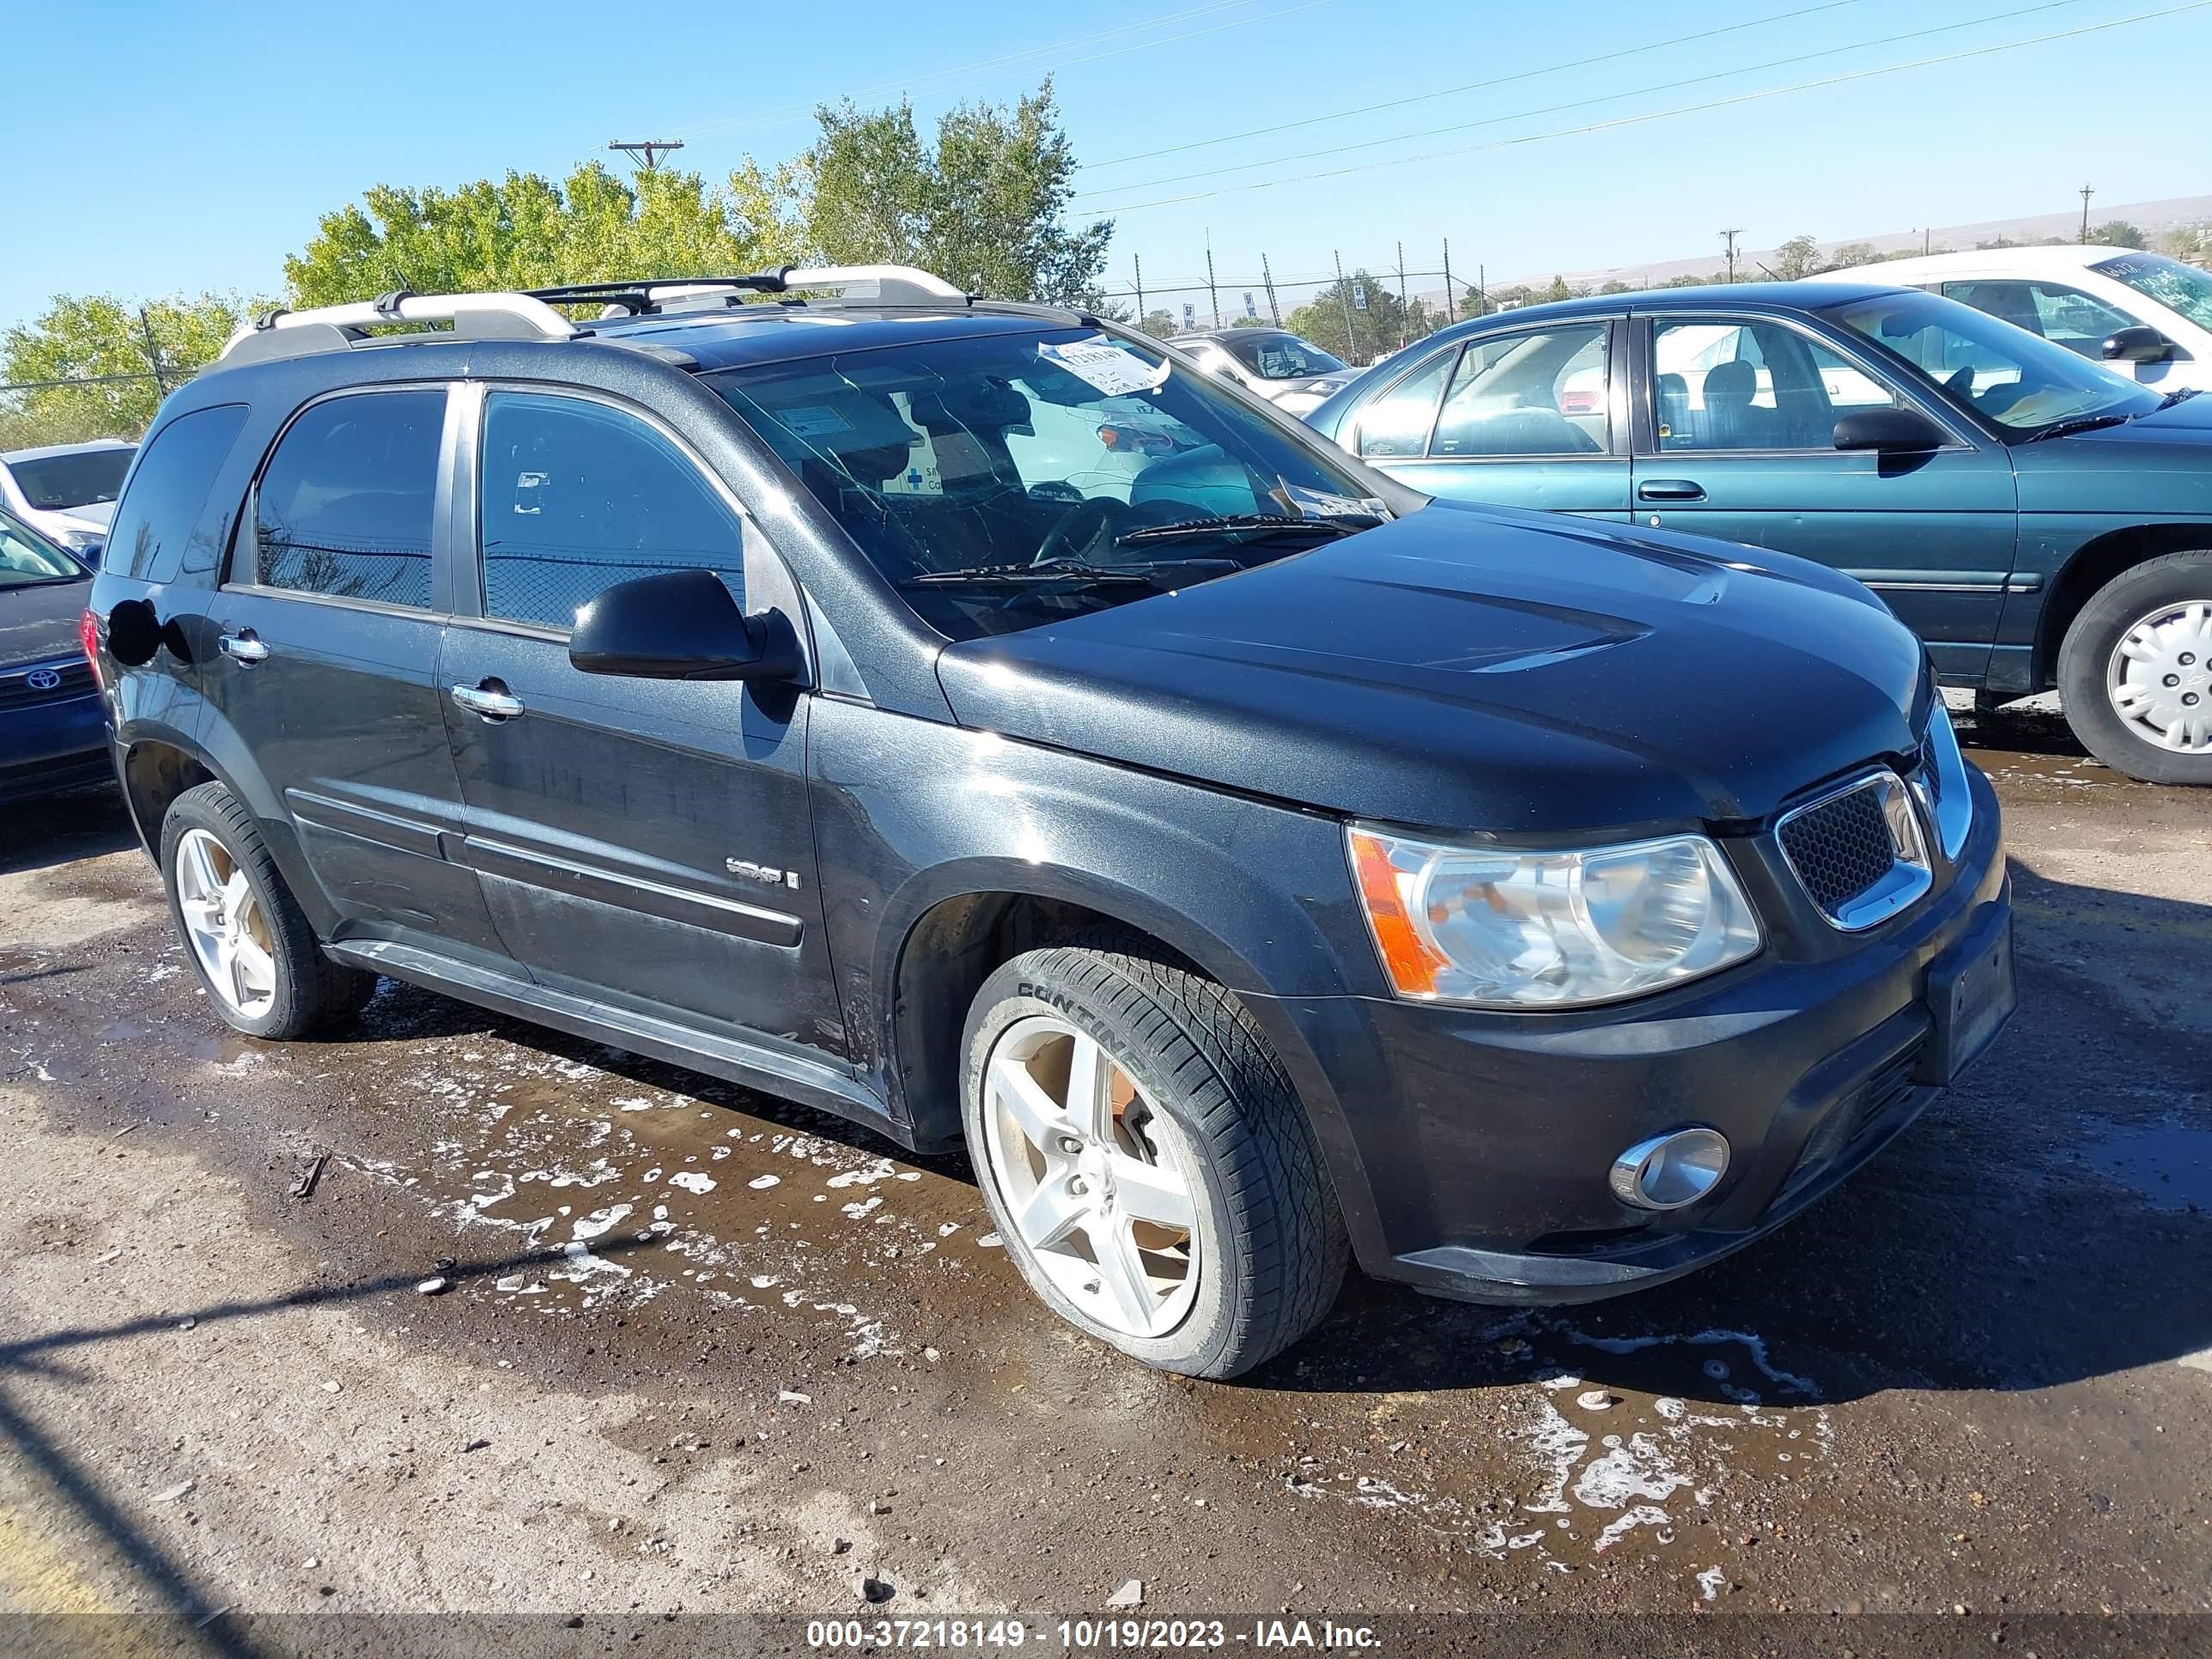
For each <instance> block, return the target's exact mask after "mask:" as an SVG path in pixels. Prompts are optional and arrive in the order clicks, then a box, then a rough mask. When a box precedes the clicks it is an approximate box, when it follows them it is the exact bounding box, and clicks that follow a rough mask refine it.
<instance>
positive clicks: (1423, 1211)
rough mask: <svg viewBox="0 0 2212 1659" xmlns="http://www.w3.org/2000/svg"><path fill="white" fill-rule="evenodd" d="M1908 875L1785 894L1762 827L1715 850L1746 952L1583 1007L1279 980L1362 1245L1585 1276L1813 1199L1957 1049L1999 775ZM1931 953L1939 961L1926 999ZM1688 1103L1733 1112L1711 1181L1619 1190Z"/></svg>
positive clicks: (1412, 1262) (1716, 1246)
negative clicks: (1667, 1197) (1662, 1203)
mask: <svg viewBox="0 0 2212 1659" xmlns="http://www.w3.org/2000/svg"><path fill="white" fill-rule="evenodd" d="M1971 787H1972V790H1973V792H1974V805H1975V812H1974V823H1973V829H1972V834H1971V835H1970V836H1969V837H1968V839H1967V842H1966V845H1965V846H1964V847H1963V848H1960V856H1959V859H1958V860H1957V861H1956V863H1955V864H1954V865H1952V866H1949V868H1948V870H1946V871H1945V872H1943V874H1942V878H1941V880H1940V881H1939V884H1938V885H1937V887H1936V890H1935V891H1934V892H1933V893H1932V894H1931V895H1930V896H1929V897H1928V898H1927V899H1924V900H1923V901H1922V902H1920V903H1918V904H1917V905H1916V906H1915V907H1913V908H1911V909H1910V910H1908V911H1906V912H1905V913H1904V914H1903V915H1899V917H1897V918H1895V919H1894V920H1893V921H1889V922H1887V923H1884V924H1883V925H1881V927H1876V928H1874V929H1872V930H1870V931H1869V932H1868V933H1862V934H1857V935H1845V934H1841V933H1836V932H1835V931H1834V930H1833V929H1830V928H1827V927H1826V926H1825V925H1824V924H1822V923H1820V921H1818V919H1817V918H1816V917H1812V916H1810V915H1809V914H1802V915H1801V914H1794V913H1793V912H1792V910H1791V908H1790V899H1791V897H1792V896H1795V897H1796V900H1797V902H1798V908H1799V909H1800V910H1803V909H1804V908H1805V907H1804V906H1803V905H1802V893H1798V892H1796V889H1795V888H1794V885H1793V884H1790V878H1788V876H1787V875H1786V873H1785V872H1783V871H1781V869H1780V868H1779V866H1778V860H1774V859H1773V858H1772V857H1771V848H1766V849H1760V848H1755V847H1753V846H1752V845H1751V844H1746V845H1745V846H1744V847H1743V848H1739V849H1732V850H1731V857H1732V858H1733V859H1735V861H1736V862H1737V864H1738V866H1739V872H1740V873H1741V874H1742V875H1743V876H1744V877H1745V878H1746V884H1747V888H1749V889H1751V890H1752V891H1753V899H1754V902H1759V904H1760V908H1761V911H1762V914H1763V915H1767V916H1769V917H1770V918H1777V917H1778V918H1779V920H1778V921H1776V922H1775V925H1773V926H1772V927H1770V934H1769V939H1768V946H1767V949H1766V950H1765V952H1763V953H1762V954H1761V955H1760V956H1759V957H1757V958H1755V959H1754V960H1753V961H1752V962H1750V963H1746V964H1744V965H1743V966H1742V967H1741V968H1740V969H1734V970H1732V971H1730V972H1729V973H1726V974H1723V975H1717V976H1716V977H1715V978H1714V979H1713V980H1711V981H1707V982H1705V983H1704V984H1701V985H1692V986H1689V987H1684V988H1683V989H1682V990H1680V991H1679V992H1673V993H1668V994H1662V995H1660V996H1656V997H1653V998H1650V999H1646V1000H1643V1001H1641V1002H1638V1003H1634V1004H1629V1005H1626V1006H1620V1007H1615V1008H1606V1009H1595V1010H1591V1011H1589V1012H1587V1013H1585V1014H1580V1015H1535V1016H1529V1015H1502V1014H1490V1013H1484V1012H1476V1011H1470V1010H1453V1009H1443V1008H1437V1007H1431V1006H1419V1005H1415V1004H1409V1003H1403V1002H1395V1001H1389V1000H1380V999H1372V998H1364V997H1314V998H1285V999H1281V1000H1278V1001H1276V1002H1275V1003H1274V1005H1273V1008H1274V1010H1275V1012H1279V1014H1280V1015H1281V1016H1282V1017H1283V1018H1286V1019H1288V1020H1289V1021H1291V1023H1292V1024H1294V1025H1295V1026H1296V1027H1297V1030H1298V1032H1299V1035H1300V1036H1301V1037H1302V1038H1303V1040H1304V1046H1305V1048H1306V1051H1307V1053H1308V1054H1310V1055H1311V1056H1313V1057H1314V1059H1315V1060H1316V1062H1317V1064H1318V1067H1319V1070H1320V1073H1321V1074H1320V1075H1316V1076H1312V1077H1301V1078H1299V1079H1297V1080H1298V1083H1299V1086H1300V1087H1301V1089H1305V1088H1310V1087H1317V1088H1323V1089H1327V1090H1328V1091H1330V1092H1332V1093H1333V1094H1334V1097H1335V1101H1336V1104H1337V1105H1338V1107H1339V1108H1340V1117H1339V1118H1338V1120H1337V1121H1340V1122H1341V1123H1342V1124H1343V1125H1344V1126H1345V1135H1346V1139H1338V1140H1335V1141H1334V1142H1333V1143H1332V1144H1330V1145H1328V1146H1327V1148H1326V1150H1327V1152H1328V1155H1329V1157H1330V1161H1331V1163H1332V1165H1333V1166H1334V1174H1335V1176H1336V1180H1337V1187H1338V1191H1339V1194H1340V1198H1341V1200H1342V1201H1343V1203H1344V1206H1345V1209H1346V1218H1347V1220H1348V1221H1349V1222H1350V1224H1351V1226H1352V1235H1353V1240H1354V1243H1355V1247H1356V1248H1357V1249H1358V1254H1359V1258H1360V1265H1361V1266H1362V1267H1364V1269H1365V1270H1366V1271H1367V1272H1368V1273H1371V1274H1373V1275H1375V1276H1376V1277H1378V1278H1386V1279H1402V1280H1406V1281H1407V1282H1410V1283H1412V1284H1413V1285H1417V1286H1419V1287H1420V1288H1422V1289H1424V1290H1429V1291H1436V1292H1438V1293H1440V1294H1444V1295H1449V1296H1458V1297H1469V1298H1473V1299H1476V1300H1481V1301H1492V1302H1505V1303H1568V1302H1580V1301H1589V1300H1594V1299H1595V1298H1598V1297H1606V1296H1613V1295H1617V1294H1620V1293H1621V1292H1623V1291H1630V1290H1634V1289H1638V1288H1640V1287H1642V1286H1645V1285H1655V1284H1658V1283H1661V1282H1662V1281H1664V1280H1666V1279H1672V1278H1674V1277H1676V1276H1678V1275H1680V1274H1681V1273H1688V1272H1690V1271H1691V1270H1692V1269H1693V1268H1696V1267H1701V1266H1703V1265H1705V1263H1707V1262H1710V1261H1716V1260H1717V1259H1718V1258H1720V1257H1721V1256H1723V1255H1728V1254H1729V1253H1730V1252H1731V1251H1734V1250H1738V1249H1742V1248H1743V1247H1744V1246H1745V1245H1747V1244H1749V1243H1753V1241H1754V1240H1756V1239H1758V1238H1759V1237H1763V1236H1764V1235H1765V1234H1766V1233H1768V1232H1770V1231H1772V1230H1773V1229H1775V1228H1776V1227H1778V1226H1780V1225H1782V1224H1783V1223H1784V1222H1785V1221H1787V1220H1789V1219H1790V1218H1791V1217H1792V1216H1794V1215H1796V1214H1797V1213H1798V1212H1800V1211H1802V1210H1803V1209H1804V1208H1806V1207H1807V1206H1809V1205H1811V1204H1812V1203H1814V1201H1815V1200H1818V1199H1819V1198H1820V1197H1821V1196H1822V1195H1823V1194H1826V1193H1827V1192H1828V1191H1830V1190H1831V1189H1832V1188H1834V1187H1835V1186H1836V1185H1837V1184H1838V1183H1839V1182H1842V1181H1843V1180H1844V1179H1845V1178H1846V1177H1847V1176H1850V1173H1851V1172H1852V1171H1853V1170H1856V1169H1857V1168H1858V1167H1859V1166H1860V1165H1861V1164H1864V1163H1865V1162H1866V1161H1867V1160H1868V1159H1869V1158H1871V1157H1873V1155H1874V1154H1875V1152H1878V1151H1879V1150H1880V1149H1881V1147H1882V1146H1884V1145H1885V1144H1887V1142H1888V1141H1889V1140H1890V1139H1893V1137H1894V1136H1895V1135H1896V1134H1897V1133H1899V1131H1900V1130H1902V1129H1903V1128H1904V1127H1905V1126H1906V1125H1907V1124H1908V1123H1910V1122H1911V1121H1912V1119H1913V1118H1914V1117H1916V1116H1917V1115H1918V1114H1919V1113H1920V1112H1921V1110H1922V1109H1923V1108H1925V1106H1926V1105H1927V1104H1928V1103H1929V1100H1931V1099H1932V1098H1934V1097H1935V1095H1936V1091H1937V1089H1938V1087H1940V1085H1941V1082H1942V1078H1943V1075H1944V1074H1945V1073H1947V1072H1948V1071H1949V1070H1951V1069H1953V1066H1954V1060H1955V1062H1956V1063H1959V1064H1963V1063H1964V1062H1965V1061H1966V1060H1970V1059H1971V1058H1972V1054H1971V1053H1964V1054H1956V1055H1954V1054H1953V1053H1952V1046H1953V1039H1952V1036H1951V1030H1952V1027H1953V1026H1954V1024H1955V1023H1956V1022H1955V1018H1954V1012H1953V1010H1952V1009H1951V1008H1950V1006H1948V1005H1949V998H1948V981H1949V979H1950V977H1951V975H1952V970H1953V969H1954V967H1956V966H1958V965H1959V964H1961V963H1966V962H1971V961H1973V960H1976V959H1981V960H1987V959H1989V958H1990V956H1991V953H1992V952H1993V951H2001V947H2002V945H2004V944H2005V943H2007V942H2008V928H2009V925H2010V914H2011V890H2010V886H2009V884H2008V879H2007V877H2006V874H2005V865H2004V855H2003V848H2002V831H2001V826H2000V823H1999V814H1998V808H1997V803H1996V795H1995V793H1993V792H1992V791H1991V790H1990V787H1989V784H1988V781H1986V780H1985V779H1984V778H1983V777H1982V776H1981V775H1980V774H1979V773H1978V772H1973V773H1972V775H1971ZM2001 960H2002V962H2003V963H2004V965H2005V967H2006V969H2007V971H2006V972H2005V973H2004V975H2002V984H2001V986H2000V987H1998V989H1997V992H1996V994H1997V995H1998V996H1999V997H2000V998H2001V999H2002V1006H2000V1007H1997V1008H1996V1009H1995V1010H1994V1011H1993V1015H1994V1019H1993V1023H1992V1021H1991V1020H1987V1019H1985V1020H1983V1021H1981V1022H1979V1023H1978V1025H1977V1026H1976V1028H1975V1029H1973V1030H1971V1031H1969V1032H1967V1033H1966V1034H1965V1036H1964V1037H1962V1038H1960V1039H1959V1041H1960V1042H1966V1043H1967V1044H1969V1045H1970V1046H1971V1047H1972V1048H1974V1049H1976V1050H1978V1048H1979V1047H1980V1046H1982V1045H1983V1044H1985V1043H1986V1042H1987V1040H1988V1039H1989V1037H1990V1036H1993V1035H1994V1033H1995V1030H1996V1026H1997V1025H2000V1024H2002V1020H2003V1018H2004V1016H2005V1014H2007V1013H2008V1012H2009V1009H2010V1001H2011V997H2012V990H2011V984H2010V977H2009V972H2008V969H2009V957H2008V955H2001ZM1931 978H1932V979H1933V980H1934V981H1935V985H1934V999H1933V1002H1932V1003H1931V984H1930V981H1931ZM1692 1124H1706V1125H1710V1126H1711V1127H1714V1128H1717V1129H1718V1130H1720V1131H1721V1133H1723V1134H1725V1135H1726V1136H1727V1137H1728V1139H1729V1146H1730V1150H1731V1155H1730V1161H1729V1170H1728V1173H1727V1174H1726V1176H1724V1177H1723V1180H1722V1181H1721V1182H1720V1184H1719V1185H1718V1186H1717V1188H1715V1189H1714V1191H1713V1193H1712V1194H1711V1196H1709V1197H1708V1198H1706V1199H1705V1200H1700V1201H1699V1203H1697V1204H1695V1205H1693V1206H1689V1207H1688V1208H1686V1209H1684V1210H1680V1211H1674V1212H1665V1213H1654V1212H1649V1211H1644V1210H1639V1209H1637V1208H1634V1207H1632V1206H1629V1205H1627V1204H1626V1203H1624V1202H1622V1201H1621V1200H1620V1199H1619V1198H1617V1197H1615V1196H1614V1195H1613V1193H1612V1191H1611V1189H1610V1188H1609V1187H1608V1185H1607V1179H1606V1177H1607V1170H1609V1168H1610V1166H1611V1164H1612V1163H1613V1158H1615V1157H1616V1156H1617V1155H1618V1154H1619V1153H1620V1152H1622V1151H1623V1150H1624V1149H1625V1148H1626V1147H1628V1146H1632V1145H1633V1144H1635V1143H1636V1142H1638V1141H1640V1140H1642V1139H1645V1138H1646V1137H1647V1136H1650V1135H1653V1134H1658V1133H1665V1132H1667V1131H1669V1130H1673V1129H1677V1128H1681V1127H1687V1126H1689V1125H1692Z"/></svg>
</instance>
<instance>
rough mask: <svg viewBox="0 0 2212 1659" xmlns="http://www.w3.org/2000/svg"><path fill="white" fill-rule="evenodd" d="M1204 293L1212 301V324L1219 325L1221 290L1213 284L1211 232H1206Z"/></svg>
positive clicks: (1217, 326)
mask: <svg viewBox="0 0 2212 1659" xmlns="http://www.w3.org/2000/svg"><path fill="white" fill-rule="evenodd" d="M1206 297H1207V298H1208V299H1210V300H1212V301H1213V325H1214V327H1216V328H1219V327H1220V326H1221V290H1220V289H1218V288H1216V287H1215V286H1214V284H1213V233H1212V231H1210V230H1209V231H1208V232H1206Z"/></svg>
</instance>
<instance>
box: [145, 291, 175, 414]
mask: <svg viewBox="0 0 2212 1659" xmlns="http://www.w3.org/2000/svg"><path fill="white" fill-rule="evenodd" d="M138 331H139V333H140V334H141V335H142V336H143V337H144V339H145V341H146V361H147V362H149V364H151V365H152V366H153V369H154V394H155V397H157V398H166V397H167V396H168V395H169V382H168V380H167V378H166V377H165V376H164V375H163V374H162V373H161V347H159V346H157V345H155V343H154V322H153V319H151V318H149V316H147V314H146V307H143V306H140V307H138Z"/></svg>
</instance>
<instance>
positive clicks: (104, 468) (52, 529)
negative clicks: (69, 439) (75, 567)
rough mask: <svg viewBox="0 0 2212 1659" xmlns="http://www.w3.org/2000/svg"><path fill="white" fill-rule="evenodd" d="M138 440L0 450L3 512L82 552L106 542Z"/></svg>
mask: <svg viewBox="0 0 2212 1659" xmlns="http://www.w3.org/2000/svg"><path fill="white" fill-rule="evenodd" d="M137 453H138V446H137V444H133V443H125V442H124V441H122V440H121V439H119V438H96V439H94V441H92V442H90V443H83V444H50V445H47V446H46V447H44V448H40V449H10V450H7V451H4V452H0V512H7V513H14V514H15V517H16V518H18V519H20V520H22V521H23V522H24V523H25V524H27V525H28V526H31V528H32V529H33V530H35V531H37V532H39V533H40V535H42V536H45V537H46V538H48V539H49V540H52V541H57V542H59V543H60V544H62V545H63V546H64V547H65V548H67V549H68V550H70V552H72V553H74V554H76V555H77V556H79V557H88V556H93V555H94V554H96V553H97V552H98V550H100V548H101V547H102V546H103V545H104V544H106V540H107V526H108V521H109V520H111V519H112V518H113V517H114V516H115V498H116V497H117V496H118V495H121V494H122V493H123V475H124V474H125V473H126V472H128V471H130V470H131V457H132V456H134V455H136V454H137Z"/></svg>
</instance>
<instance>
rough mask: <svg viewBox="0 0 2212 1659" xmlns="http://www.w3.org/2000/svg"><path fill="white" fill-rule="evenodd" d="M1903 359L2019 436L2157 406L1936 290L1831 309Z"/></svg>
mask: <svg viewBox="0 0 2212 1659" xmlns="http://www.w3.org/2000/svg"><path fill="white" fill-rule="evenodd" d="M1826 315H1827V316H1829V317H1831V318H1833V319H1835V320H1836V321H1838V322H1839V323H1842V324H1844V325H1846V326H1847V327H1850V328H1854V329H1857V331H1859V332H1860V333H1861V334H1863V335H1865V336H1866V337H1868V338H1869V339H1870V340H1877V341H1880V342H1881V343H1882V344H1883V345H1886V346H1887V347H1888V348H1889V349H1891V350H1892V351H1894V352H1895V353H1897V354H1898V356H1900V357H1902V358H1904V359H1905V362H1907V363H1909V364H1911V366H1912V367H1913V368H1916V369H1917V370H1919V372H1920V374H1921V375H1922V377H1923V379H1925V380H1929V381H1930V382H1933V383H1935V384H1936V385H1937V386H1941V387H1942V390H1944V391H1945V392H1948V393H1950V394H1951V397H1952V398H1953V399H1954V401H1956V402H1959V403H1961V404H1965V405H1966V407H1968V408H1970V409H1972V410H1974V411H1975V412H1976V413H1977V414H1978V415H1980V416H1984V418H1985V419H1988V420H1991V421H1994V422H1996V423H1997V424H1998V425H1999V426H2002V427H2004V428H2008V429H2009V430H2010V431H2012V432H2013V433H2015V434H2018V435H2027V434H2032V433H2033V432H2035V431H2036V430H2038V429H2039V428H2043V427H2048V426H2053V425H2056V424H2057V422H2060V421H2068V422H2072V421H2078V420H2082V419H2087V418H2093V417H2097V416H2110V417H2112V418H2113V419H2116V420H2125V419H2128V418H2130V417H2131V416H2136V415H2143V414H2148V412H2149V411H2150V410H2154V409H2156V408H2157V407H2158V404H2159V398H2158V395H2157V393H2155V392H2146V391H2144V390H2143V389H2142V387H2140V386H2136V383H2135V382H2134V381H2133V380H2127V379H2124V377H2122V376H2121V375H2118V374H2114V373H2113V372H2112V370H2110V369H2107V368H2101V367H2100V366H2099V365H2097V364H2095V363H2093V362H2089V361H2088V360H2087V358H2084V357H2080V356H2075V354H2074V353H2073V352H2070V351H2069V350H2067V349H2066V348H2065V347H2064V346H2061V345H2053V344H2052V343H2051V342H2050V341H2048V340H2045V339H2043V338H2041V337H2039V336H2037V335H2033V334H2030V333H2029V332H2028V331H2027V330H2026V329H2021V328H2015V327H2014V326H2013V325H2011V324H2010V323H2008V322H2003V321H2001V320H2000V319H1997V318H1995V317H1992V316H1990V314H1989V313H1986V312H1981V311H1976V310H1975V309H1974V308H1973V307H1971V306H1964V305H1960V303H1959V302H1958V301H1955V300H1940V299H1938V298H1936V296H1935V295H1932V294H1918V293H1913V294H1883V295H1877V296H1875V298H1873V299H1871V300H1855V301H1851V302H1850V304H1848V305H1840V306H1836V307H1832V308H1831V309H1830V310H1829V311H1828V312H1827V313H1826Z"/></svg>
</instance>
